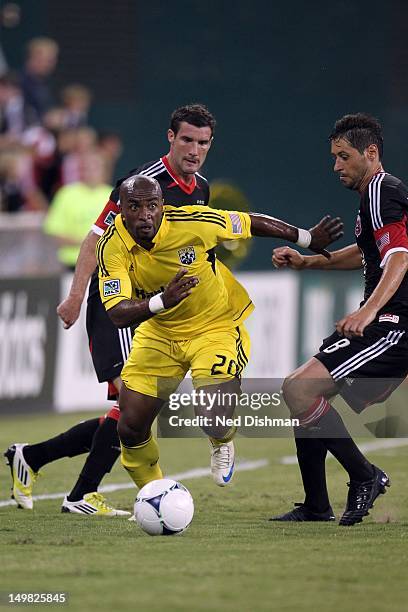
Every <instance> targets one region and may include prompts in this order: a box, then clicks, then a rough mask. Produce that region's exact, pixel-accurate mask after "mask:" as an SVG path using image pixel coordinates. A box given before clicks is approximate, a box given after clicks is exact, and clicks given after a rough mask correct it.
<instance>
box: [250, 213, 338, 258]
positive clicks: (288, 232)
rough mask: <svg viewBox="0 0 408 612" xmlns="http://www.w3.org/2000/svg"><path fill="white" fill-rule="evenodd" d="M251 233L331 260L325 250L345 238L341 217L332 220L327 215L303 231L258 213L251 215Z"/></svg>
mask: <svg viewBox="0 0 408 612" xmlns="http://www.w3.org/2000/svg"><path fill="white" fill-rule="evenodd" d="M249 216H250V218H251V233H252V235H253V236H270V237H274V238H282V239H283V240H289V241H290V242H295V243H296V244H298V245H299V246H303V247H305V248H309V249H310V250H311V251H314V252H316V253H321V254H322V255H323V256H324V257H327V258H330V253H328V252H327V251H326V250H325V248H326V247H327V246H328V245H329V244H331V243H332V242H335V241H336V240H338V239H339V238H341V237H342V236H343V222H342V221H341V219H340V218H339V217H336V218H334V219H332V218H331V217H330V216H329V215H326V216H325V217H323V219H321V220H320V221H319V223H318V224H317V225H315V226H314V227H311V228H310V229H309V230H303V229H300V228H298V227H295V226H294V225H290V224H289V223H285V222H284V221H281V220H280V219H275V218H274V217H269V216H268V215H262V214H257V213H250V214H249Z"/></svg>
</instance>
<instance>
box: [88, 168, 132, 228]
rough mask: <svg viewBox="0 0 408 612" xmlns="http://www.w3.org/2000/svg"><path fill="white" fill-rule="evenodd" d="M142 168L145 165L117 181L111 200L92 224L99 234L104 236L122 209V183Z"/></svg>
mask: <svg viewBox="0 0 408 612" xmlns="http://www.w3.org/2000/svg"><path fill="white" fill-rule="evenodd" d="M142 168H143V166H139V168H134V169H133V170H130V172H129V173H128V174H127V175H126V176H124V177H122V178H120V179H119V180H118V181H117V182H116V186H115V189H114V190H113V191H112V193H111V194H110V196H109V200H108V201H107V203H106V204H105V208H104V209H103V211H102V212H101V214H100V215H99V217H98V218H97V220H96V221H95V223H94V224H93V226H92V231H93V232H94V233H95V234H98V236H102V234H103V232H104V231H105V230H106V229H107V228H108V227H109V226H110V225H111V224H112V223H113V222H114V220H115V217H116V215H117V214H118V212H119V210H120V199H119V189H120V186H121V184H122V183H123V181H125V180H126V179H127V178H129V177H130V176H133V175H134V174H139V172H140V170H141V169H142Z"/></svg>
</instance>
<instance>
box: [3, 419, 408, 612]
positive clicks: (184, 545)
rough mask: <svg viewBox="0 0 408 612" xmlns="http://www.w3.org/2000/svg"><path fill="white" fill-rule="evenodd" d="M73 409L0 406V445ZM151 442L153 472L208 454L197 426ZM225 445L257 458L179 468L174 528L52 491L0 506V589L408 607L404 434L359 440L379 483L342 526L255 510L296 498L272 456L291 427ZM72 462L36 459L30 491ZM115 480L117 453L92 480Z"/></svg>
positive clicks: (57, 482) (96, 596) (127, 605)
mask: <svg viewBox="0 0 408 612" xmlns="http://www.w3.org/2000/svg"><path fill="white" fill-rule="evenodd" d="M78 416H79V415H72V414H71V415H64V416H57V415H47V416H40V415H37V416H21V417H14V418H11V417H10V418H6V417H3V418H2V426H1V428H0V449H1V450H3V449H6V447H7V446H8V445H9V444H10V443H11V442H15V441H17V442H27V441H30V442H37V441H40V440H42V439H45V438H46V437H48V436H51V435H54V434H56V433H58V432H60V431H63V430H64V429H65V428H67V427H69V426H71V425H73V424H74V423H76V422H77V421H78V420H79V418H78ZM87 416H88V415H80V417H81V418H87ZM160 446H161V464H162V467H163V469H164V471H165V473H168V474H173V473H176V472H180V471H185V470H188V469H191V468H195V467H205V466H208V464H209V451H208V445H207V442H206V440H204V439H193V440H161V441H160ZM236 448H237V453H238V456H239V458H240V459H241V460H242V459H247V460H257V459H267V460H268V465H267V466H266V467H262V468H258V469H256V470H254V471H247V472H237V474H236V476H235V478H234V481H233V483H232V484H231V486H229V487H226V488H224V489H221V488H218V487H216V486H215V485H214V484H213V482H212V480H211V479H210V478H209V477H203V478H199V479H195V480H187V479H186V480H184V484H185V485H186V486H187V487H188V488H189V490H190V491H191V493H192V495H193V497H194V501H195V507H196V512H195V517H194V520H193V523H192V525H191V527H190V529H189V530H188V531H187V532H186V533H185V534H183V535H182V536H181V537H167V538H166V537H157V538H152V537H149V536H147V535H145V534H144V533H142V531H141V530H140V529H139V528H138V527H137V526H136V525H135V524H133V523H129V522H128V521H127V520H126V519H121V518H114V519H106V518H105V519H103V518H99V519H96V518H86V517H82V516H75V515H67V514H61V513H60V505H61V500H55V499H54V500H46V501H38V502H37V503H36V504H35V508H34V511H33V512H27V511H23V510H17V509H16V508H15V507H11V506H7V507H0V555H1V572H0V592H1V595H2V601H3V602H4V597H5V595H6V593H8V592H66V593H67V594H68V598H69V599H68V603H67V604H66V605H65V606H64V609H69V610H75V611H77V610H78V611H84V610H92V609H95V610H102V611H105V610H112V611H127V610H129V611H130V610H132V611H133V610H138V611H143V612H144V611H146V610H149V611H152V612H153V611H156V610H165V611H166V612H172V611H177V612H179V611H184V610H186V611H187V610H188V611H193V612H195V611H201V610H203V611H204V610H215V611H218V610H219V611H221V610H222V611H226V612H228V611H234V612H235V611H238V612H246V611H248V612H249V611H251V612H252V611H258V610H259V611H263V610H265V611H266V610H268V611H269V610H276V611H279V612H280V611H287V612H292V611H295V610H296V611H301V610H307V611H309V610H310V611H314V610H324V611H325V612H331V611H333V612H334V611H336V612H338V611H340V612H341V611H343V610H348V609H356V610H358V611H359V612H366V611H367V612H379V611H387V612H397V611H398V612H402V611H403V610H404V611H405V610H407V609H408V601H407V587H406V568H407V566H408V485H407V466H408V446H401V447H398V448H391V449H387V450H382V451H381V450H378V451H374V452H372V453H370V455H369V457H370V459H371V461H373V462H374V463H377V464H378V465H379V466H380V467H381V468H383V469H385V470H386V471H387V472H388V473H389V475H390V477H391V480H392V486H391V489H389V491H388V493H387V495H385V496H381V497H380V499H378V500H377V503H376V507H375V509H374V510H373V511H372V512H371V515H370V516H369V517H367V518H366V520H365V521H364V523H363V524H362V525H357V526H355V527H352V528H341V527H339V526H338V525H337V524H298V525H296V524H294V525H291V524H277V523H270V522H268V521H267V519H268V517H269V516H271V515H273V514H274V513H278V512H281V511H285V510H287V509H289V508H290V507H291V505H292V502H293V501H301V500H302V489H301V485H300V480H299V475H298V469H297V466H296V465H281V464H280V463H279V459H280V457H282V456H283V455H291V454H293V453H294V444H293V441H292V440H290V439H275V440H274V439H248V438H238V439H237V440H236ZM82 462H83V458H81V457H79V458H75V459H64V460H61V461H59V462H57V463H54V464H52V465H49V466H46V467H45V468H44V470H43V477H42V478H41V479H39V481H38V482H37V484H36V486H35V491H34V493H35V494H45V493H54V492H59V491H64V490H67V489H69V488H70V486H71V485H72V484H73V481H74V479H75V478H76V476H77V474H78V471H79V469H80V467H81V465H82ZM327 469H328V481H329V487H330V494H331V499H332V504H333V507H334V510H335V512H336V515H337V516H338V515H339V514H340V513H341V511H342V509H343V508H344V503H345V499H346V494H347V487H346V481H347V476H346V474H345V473H344V471H343V470H342V469H341V468H340V467H339V466H338V465H337V463H336V462H335V461H333V460H331V461H328V462H327ZM119 482H129V480H128V476H127V474H126V473H125V472H124V471H123V469H122V468H121V466H120V464H119V462H118V463H117V465H116V466H115V468H114V469H113V471H112V473H111V474H110V475H108V476H107V477H106V478H105V481H104V483H106V484H109V483H119ZM0 485H1V488H0V491H1V493H0V500H1V501H3V500H6V499H7V498H8V495H9V487H10V477H9V468H8V467H6V466H5V464H3V465H2V466H1V467H0ZM135 493H136V490H135V491H133V490H131V489H127V490H122V491H116V492H113V493H111V494H109V496H108V499H109V501H111V502H113V504H115V505H117V506H118V507H120V508H127V509H129V510H130V509H131V507H132V504H133V500H134V497H135ZM33 605H34V604H33ZM3 606H4V609H6V608H7V609H9V608H10V607H11V606H5V604H4V603H3V604H2V605H1V608H2V609H3ZM34 607H35V608H36V609H45V608H46V606H41V605H40V604H36V605H35V606H34ZM49 607H50V606H48V608H49ZM52 607H53V608H54V607H58V606H52Z"/></svg>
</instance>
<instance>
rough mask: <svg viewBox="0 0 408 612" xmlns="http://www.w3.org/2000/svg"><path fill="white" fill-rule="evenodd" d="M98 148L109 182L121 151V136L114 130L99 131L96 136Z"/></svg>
mask: <svg viewBox="0 0 408 612" xmlns="http://www.w3.org/2000/svg"><path fill="white" fill-rule="evenodd" d="M98 150H99V152H100V153H101V155H102V157H103V159H104V160H105V176H106V182H107V183H111V182H112V180H113V177H114V175H115V168H116V164H117V162H118V160H119V158H120V156H121V155H122V151H123V143H122V139H121V137H120V136H119V134H116V132H101V133H100V134H99V136H98Z"/></svg>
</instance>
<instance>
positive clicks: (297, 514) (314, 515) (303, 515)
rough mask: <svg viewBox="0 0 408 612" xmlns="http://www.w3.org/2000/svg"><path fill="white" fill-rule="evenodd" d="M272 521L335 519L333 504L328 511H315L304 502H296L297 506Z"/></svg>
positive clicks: (298, 521)
mask: <svg viewBox="0 0 408 612" xmlns="http://www.w3.org/2000/svg"><path fill="white" fill-rule="evenodd" d="M269 520H270V521H282V522H285V521H288V522H292V523H296V522H297V523H305V522H309V521H335V520H336V517H335V516H334V513H333V510H332V508H331V506H329V509H328V510H327V511H326V512H313V511H312V510H309V508H308V507H307V506H305V505H304V504H295V508H294V509H293V510H291V511H290V512H286V513H285V514H279V515H278V516H273V517H272V518H270V519H269Z"/></svg>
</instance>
